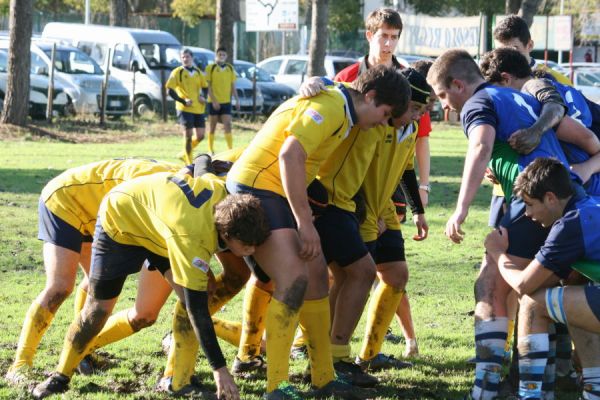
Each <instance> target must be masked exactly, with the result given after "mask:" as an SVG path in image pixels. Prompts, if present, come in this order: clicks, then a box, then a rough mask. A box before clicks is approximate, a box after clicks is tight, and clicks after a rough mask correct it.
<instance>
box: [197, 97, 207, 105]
mask: <svg viewBox="0 0 600 400" xmlns="http://www.w3.org/2000/svg"><path fill="white" fill-rule="evenodd" d="M198 101H199V102H200V104H204V103H206V99H205V98H204V96H202V95H199V96H198Z"/></svg>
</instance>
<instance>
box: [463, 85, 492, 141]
mask: <svg viewBox="0 0 600 400" xmlns="http://www.w3.org/2000/svg"><path fill="white" fill-rule="evenodd" d="M460 115H461V120H462V126H463V129H464V131H465V135H467V137H468V136H469V134H470V133H471V131H472V130H473V129H475V128H477V127H478V126H480V125H491V126H492V127H493V128H494V129H496V130H497V127H498V122H499V121H498V114H497V113H496V108H495V107H494V102H493V100H492V98H491V97H490V96H489V95H487V93H485V92H484V91H480V92H478V93H477V94H476V95H475V96H473V97H471V98H470V99H469V100H468V101H467V102H466V103H465V106H464V107H463V109H462V111H461V114H460Z"/></svg>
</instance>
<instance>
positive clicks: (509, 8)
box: [504, 0, 521, 15]
mask: <svg viewBox="0 0 600 400" xmlns="http://www.w3.org/2000/svg"><path fill="white" fill-rule="evenodd" d="M519 8H521V0H506V1H505V2H504V12H505V13H506V15H510V14H516V13H518V12H519Z"/></svg>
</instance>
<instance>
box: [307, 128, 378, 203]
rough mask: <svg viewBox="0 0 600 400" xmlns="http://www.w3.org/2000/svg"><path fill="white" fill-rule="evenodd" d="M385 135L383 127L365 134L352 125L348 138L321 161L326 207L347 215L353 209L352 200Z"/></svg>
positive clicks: (367, 131) (321, 177)
mask: <svg viewBox="0 0 600 400" xmlns="http://www.w3.org/2000/svg"><path fill="white" fill-rule="evenodd" d="M384 135H385V130H384V129H382V127H374V128H371V129H369V130H366V131H365V130H363V129H360V128H359V127H358V126H354V127H353V128H352V129H351V130H350V134H349V135H348V138H346V140H344V141H343V142H342V144H341V145H339V146H338V147H337V148H336V149H335V150H334V151H333V153H331V155H330V156H329V157H328V158H327V159H326V160H325V161H324V162H323V164H322V165H321V167H320V168H319V176H318V178H319V181H321V183H322V184H323V186H324V187H325V188H326V189H327V194H328V197H329V204H332V205H334V206H336V207H338V208H341V209H342V210H347V211H350V212H354V211H355V210H356V204H355V203H354V200H352V197H354V195H356V193H357V192H358V191H359V189H360V186H361V185H362V183H363V181H364V179H365V175H366V174H367V170H368V169H369V165H370V164H371V160H372V159H373V156H374V154H375V150H376V148H377V143H378V142H379V141H380V140H381V139H382V138H383V136H384Z"/></svg>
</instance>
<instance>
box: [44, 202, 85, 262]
mask: <svg viewBox="0 0 600 400" xmlns="http://www.w3.org/2000/svg"><path fill="white" fill-rule="evenodd" d="M38 239H40V240H43V241H44V242H48V243H52V244H53V245H56V246H59V247H64V248H65V249H69V250H72V251H74V252H76V253H81V244H82V243H84V242H88V243H89V242H91V241H92V237H91V236H89V235H83V234H82V233H81V232H79V230H78V229H76V228H75V227H73V226H71V225H69V224H67V223H66V222H65V221H63V220H62V219H60V218H58V217H57V216H56V215H54V214H52V212H51V211H50V210H48V207H46V204H45V203H44V201H43V200H42V199H41V198H40V201H39V203H38Z"/></svg>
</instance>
